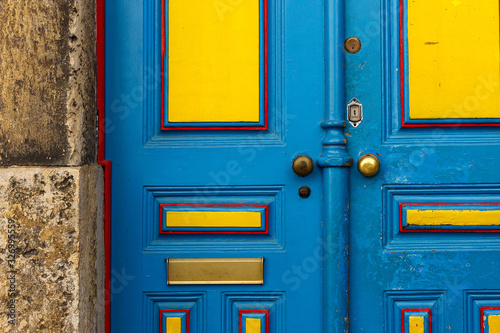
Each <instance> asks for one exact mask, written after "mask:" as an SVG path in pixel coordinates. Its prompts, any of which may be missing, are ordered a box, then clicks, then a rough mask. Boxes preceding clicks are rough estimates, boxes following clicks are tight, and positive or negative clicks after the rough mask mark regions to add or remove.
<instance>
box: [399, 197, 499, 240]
mask: <svg viewBox="0 0 500 333" xmlns="http://www.w3.org/2000/svg"><path fill="white" fill-rule="evenodd" d="M404 205H411V206H422V205H424V206H433V205H436V206H438V205H439V206H443V205H448V206H449V205H456V206H459V205H494V206H498V205H500V202H401V203H400V204H399V232H476V233H477V232H500V229H492V230H472V229H462V230H451V229H447V230H430V229H423V230H404V229H403V206H404Z"/></svg>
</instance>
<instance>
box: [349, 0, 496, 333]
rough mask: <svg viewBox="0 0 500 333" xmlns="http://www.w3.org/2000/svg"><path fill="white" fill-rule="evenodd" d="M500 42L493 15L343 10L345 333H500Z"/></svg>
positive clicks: (438, 4) (447, 5)
mask: <svg viewBox="0 0 500 333" xmlns="http://www.w3.org/2000/svg"><path fill="white" fill-rule="evenodd" d="M498 35H499V3H498V1H487V0H485V1H473V2H469V1H441V0H433V1H413V0H401V1H393V0H382V1H348V2H346V37H350V36H352V37H357V38H359V40H360V41H361V50H360V51H359V52H356V51H357V49H358V48H359V47H355V46H357V44H356V41H355V40H354V41H352V40H351V42H350V43H351V44H350V45H351V46H352V48H350V50H351V52H353V53H347V54H346V56H345V58H346V100H345V102H346V104H348V103H349V102H351V108H352V107H354V110H359V109H357V108H360V106H359V103H358V101H359V102H360V103H361V104H362V106H363V109H362V111H363V113H362V116H361V117H354V119H353V121H352V124H348V125H347V128H346V133H345V134H346V136H347V138H348V149H349V153H350V154H351V155H352V156H353V158H354V162H355V166H354V167H353V170H352V171H351V177H350V180H351V187H350V191H351V192H350V198H351V201H350V208H351V209H350V218H351V219H350V223H351V229H350V230H351V234H350V289H349V290H350V315H349V320H350V329H349V331H350V332H373V333H377V332H380V333H382V332H470V333H479V332H500V324H499V319H500V283H499V276H500V265H499V259H500V237H499V233H498V232H499V231H500V218H499V217H500V210H499V208H500V207H499V204H500V173H499V170H500V145H499V144H500V131H499V127H498V126H499V123H500V103H499V102H500V100H499V99H500V93H499V82H500V80H499V75H500V70H499V66H500V61H499V38H498ZM353 98H356V100H357V101H351V100H352V99H353ZM351 116H354V111H351ZM360 118H361V119H362V120H361V121H360ZM358 161H359V162H358ZM378 163H380V168H379V170H378V172H377V173H376V174H375V175H373V173H374V172H376V171H377V170H376V169H377V164H378ZM356 166H357V167H356ZM356 169H357V170H356Z"/></svg>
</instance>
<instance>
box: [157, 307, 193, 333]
mask: <svg viewBox="0 0 500 333" xmlns="http://www.w3.org/2000/svg"><path fill="white" fill-rule="evenodd" d="M165 312H184V313H185V314H186V333H189V310H177V309H163V310H160V326H159V327H160V333H163V332H166V331H167V330H166V327H165V330H163V321H162V320H161V319H162V318H161V317H162V315H163V313H165Z"/></svg>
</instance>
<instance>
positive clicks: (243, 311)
mask: <svg viewBox="0 0 500 333" xmlns="http://www.w3.org/2000/svg"><path fill="white" fill-rule="evenodd" d="M244 313H265V314H266V333H269V310H240V311H239V331H240V333H243V332H242V328H243V323H242V320H241V319H242V315H243V314H244Z"/></svg>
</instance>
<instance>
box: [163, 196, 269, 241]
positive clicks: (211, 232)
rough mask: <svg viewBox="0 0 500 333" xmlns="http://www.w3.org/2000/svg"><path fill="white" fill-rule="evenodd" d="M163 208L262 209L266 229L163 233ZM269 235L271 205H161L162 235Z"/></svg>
mask: <svg viewBox="0 0 500 333" xmlns="http://www.w3.org/2000/svg"><path fill="white" fill-rule="evenodd" d="M163 207H261V208H265V211H266V213H265V214H266V217H265V218H266V222H265V223H266V229H265V230H264V231H163V230H162V227H163ZM267 233H269V205H236V204H213V205H196V204H160V234H161V235H170V234H190V235H191V234H201V235H207V234H208V235H214V234H218V235H224V234H233V235H234V234H238V235H248V234H253V235H256V234H267Z"/></svg>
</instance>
